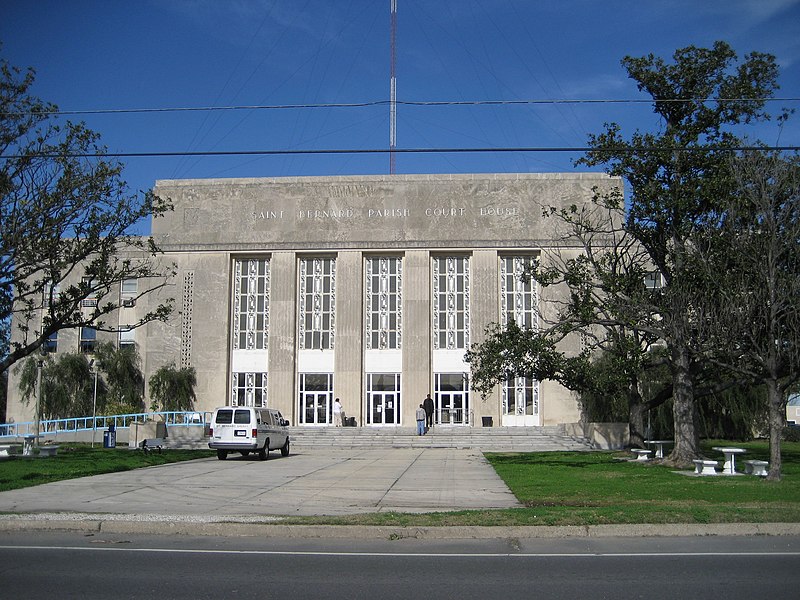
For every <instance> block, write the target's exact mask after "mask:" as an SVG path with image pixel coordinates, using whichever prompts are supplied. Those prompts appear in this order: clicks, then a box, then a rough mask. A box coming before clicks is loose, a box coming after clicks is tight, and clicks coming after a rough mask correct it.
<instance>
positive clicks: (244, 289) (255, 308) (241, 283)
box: [233, 259, 270, 350]
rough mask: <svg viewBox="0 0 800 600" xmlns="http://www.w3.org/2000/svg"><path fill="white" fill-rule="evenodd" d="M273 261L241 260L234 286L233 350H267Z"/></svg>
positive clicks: (235, 271)
mask: <svg viewBox="0 0 800 600" xmlns="http://www.w3.org/2000/svg"><path fill="white" fill-rule="evenodd" d="M269 277H270V271H269V260H267V259H250V260H237V261H236V263H235V265H234V283H233V349H234V350H266V349H267V340H268V339H269V293H270V287H269V281H270V278H269Z"/></svg>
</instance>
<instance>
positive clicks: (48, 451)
mask: <svg viewBox="0 0 800 600" xmlns="http://www.w3.org/2000/svg"><path fill="white" fill-rule="evenodd" d="M56 452H58V446H39V456H42V457H44V456H55V455H56Z"/></svg>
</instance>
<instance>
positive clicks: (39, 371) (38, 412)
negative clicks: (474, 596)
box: [33, 358, 44, 446]
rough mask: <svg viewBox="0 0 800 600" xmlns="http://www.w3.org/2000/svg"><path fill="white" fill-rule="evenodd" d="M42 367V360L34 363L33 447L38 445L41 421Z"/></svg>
mask: <svg viewBox="0 0 800 600" xmlns="http://www.w3.org/2000/svg"><path fill="white" fill-rule="evenodd" d="M43 367H44V360H42V359H41V358H40V359H39V360H38V361H36V368H37V373H36V430H35V431H34V432H33V435H34V436H35V437H34V438H33V445H34V446H38V445H39V427H40V422H41V420H42V368H43Z"/></svg>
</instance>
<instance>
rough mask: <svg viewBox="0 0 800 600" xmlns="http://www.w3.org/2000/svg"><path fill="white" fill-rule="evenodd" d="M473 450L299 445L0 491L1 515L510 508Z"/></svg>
mask: <svg viewBox="0 0 800 600" xmlns="http://www.w3.org/2000/svg"><path fill="white" fill-rule="evenodd" d="M518 506H520V504H519V503H518V502H517V500H516V498H515V497H514V495H513V494H512V493H511V492H510V491H509V489H508V487H507V486H506V485H505V483H503V481H502V480H501V479H500V478H499V477H498V476H497V474H496V473H495V472H494V470H493V469H492V467H491V466H490V465H489V463H488V462H487V461H486V459H485V458H484V457H483V455H482V454H481V453H480V452H479V451H477V450H466V449H452V448H441V449H440V448H427V449H424V448H409V449H393V448H387V449H374V448H371V449H364V450H332V449H304V450H302V451H300V452H298V453H292V454H291V455H290V456H288V457H286V458H283V457H280V456H279V455H278V454H277V453H273V454H271V455H270V459H269V460H267V461H260V460H258V459H257V458H256V457H253V456H250V457H247V458H244V457H238V456H231V457H230V458H228V460H226V461H219V460H216V459H213V458H210V459H201V460H196V461H190V462H184V463H176V464H170V465H163V466H159V467H151V468H147V469H139V470H135V471H128V472H123V473H111V474H107V475H96V476H93V477H84V478H81V479H73V480H69V481H61V482H56V483H49V484H45V485H41V486H36V487H32V488H26V489H21V490H12V491H8V492H0V512H17V513H30V512H67V513H68V512H76V513H106V514H139V515H147V514H152V515H208V516H234V515H235V516H241V515H305V516H311V515H347V514H361V513H374V512H389V511H395V512H407V513H421V512H438V511H453V510H467V509H489V508H514V507H518Z"/></svg>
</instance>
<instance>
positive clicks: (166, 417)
mask: <svg viewBox="0 0 800 600" xmlns="http://www.w3.org/2000/svg"><path fill="white" fill-rule="evenodd" d="M151 420H157V421H163V422H165V423H166V424H167V426H168V427H202V426H205V424H206V415H205V413H202V412H197V411H160V412H146V413H128V414H124V415H97V416H96V417H72V418H69V419H46V420H45V419H42V420H41V421H40V422H39V431H40V433H62V432H72V431H92V430H93V429H108V428H109V427H111V426H112V425H113V426H114V429H127V428H129V427H130V425H131V423H134V422H143V421H151ZM35 431H36V422H35V421H26V422H22V423H0V438H2V437H16V436H23V435H30V434H33V433H35Z"/></svg>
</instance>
